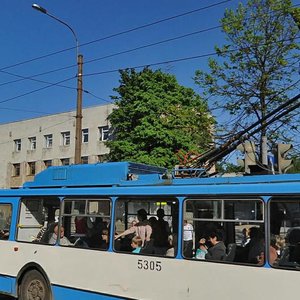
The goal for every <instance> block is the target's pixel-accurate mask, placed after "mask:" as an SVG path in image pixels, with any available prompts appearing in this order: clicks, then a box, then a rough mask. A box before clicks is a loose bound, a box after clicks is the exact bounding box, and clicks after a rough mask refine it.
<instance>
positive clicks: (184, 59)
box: [0, 37, 300, 104]
mask: <svg viewBox="0 0 300 300" xmlns="http://www.w3.org/2000/svg"><path fill="white" fill-rule="evenodd" d="M299 38H300V37H298V38H295V40H296V39H299ZM289 40H291V39H286V40H281V42H284V41H289ZM277 42H278V41H277ZM277 42H272V43H265V44H262V45H268V44H274V43H277ZM262 45H261V46H262ZM241 49H243V48H241ZM241 49H227V50H225V51H218V52H216V51H215V52H211V53H206V54H201V55H195V56H189V57H183V58H178V59H173V60H167V61H161V62H156V63H152V64H144V65H138V66H130V67H126V68H118V69H113V70H107V71H101V72H94V73H90V74H84V75H83V76H84V77H88V76H96V75H103V74H109V73H116V72H119V71H124V70H127V69H140V68H145V67H154V66H159V65H164V64H170V63H177V62H182V61H188V60H194V59H199V58H204V57H210V56H216V55H220V54H221V53H222V54H225V53H231V52H236V51H239V50H241ZM246 49H249V47H245V48H244V50H246ZM73 78H74V77H71V78H67V79H64V80H62V81H59V82H56V83H51V84H49V85H47V86H45V87H42V88H39V89H36V90H33V91H31V92H28V93H25V94H22V95H18V96H15V97H12V98H8V99H5V100H3V101H0V104H1V103H4V102H8V101H11V100H14V99H17V98H20V97H23V96H27V95H29V94H32V93H35V92H38V91H40V90H44V89H47V88H49V87H52V86H57V85H58V84H60V83H62V82H66V81H69V80H71V79H73ZM84 92H86V93H89V91H86V90H85V91H84ZM90 94H91V95H92V96H95V95H93V94H92V93H90ZM96 97H97V96H96ZM99 99H101V100H103V101H107V100H104V99H103V98H100V97H99Z"/></svg>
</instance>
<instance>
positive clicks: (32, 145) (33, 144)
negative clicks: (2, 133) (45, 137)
mask: <svg viewBox="0 0 300 300" xmlns="http://www.w3.org/2000/svg"><path fill="white" fill-rule="evenodd" d="M28 140H29V150H35V149H36V137H35V136H33V137H30V138H28Z"/></svg>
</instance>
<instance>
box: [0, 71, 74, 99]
mask: <svg viewBox="0 0 300 300" xmlns="http://www.w3.org/2000/svg"><path fill="white" fill-rule="evenodd" d="M74 78H75V77H74V76H72V77H70V78H67V79H64V80H61V81H58V82H56V83H52V84H49V85H47V86H44V87H42V88H39V89H36V90H32V91H30V92H27V93H24V94H21V95H17V96H15V97H11V98H7V99H4V100H1V101H0V103H5V102H9V101H12V100H15V99H18V98H21V97H24V96H27V95H31V94H33V93H36V92H39V91H42V90H45V89H47V88H50V87H52V86H55V85H58V84H60V83H63V82H66V81H69V80H71V79H74Z"/></svg>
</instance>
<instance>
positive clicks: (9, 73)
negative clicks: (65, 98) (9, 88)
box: [0, 71, 76, 90]
mask: <svg viewBox="0 0 300 300" xmlns="http://www.w3.org/2000/svg"><path fill="white" fill-rule="evenodd" d="M0 72H1V73H5V74H8V75H11V76H15V77H19V78H20V79H18V80H14V81H9V82H4V83H0V87H1V86H3V85H7V84H10V83H15V82H19V81H23V80H32V81H36V82H39V83H45V84H53V83H51V82H48V81H44V80H39V79H34V77H37V76H40V75H34V76H22V75H18V74H14V73H11V72H7V71H0ZM54 85H56V86H59V87H63V88H66V89H71V90H76V88H75V87H70V86H67V85H61V84H54Z"/></svg>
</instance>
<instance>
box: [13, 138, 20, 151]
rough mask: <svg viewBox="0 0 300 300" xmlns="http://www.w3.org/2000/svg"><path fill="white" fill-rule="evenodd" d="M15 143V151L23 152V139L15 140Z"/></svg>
mask: <svg viewBox="0 0 300 300" xmlns="http://www.w3.org/2000/svg"><path fill="white" fill-rule="evenodd" d="M14 143H15V151H16V152H20V151H21V139H17V140H14Z"/></svg>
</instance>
